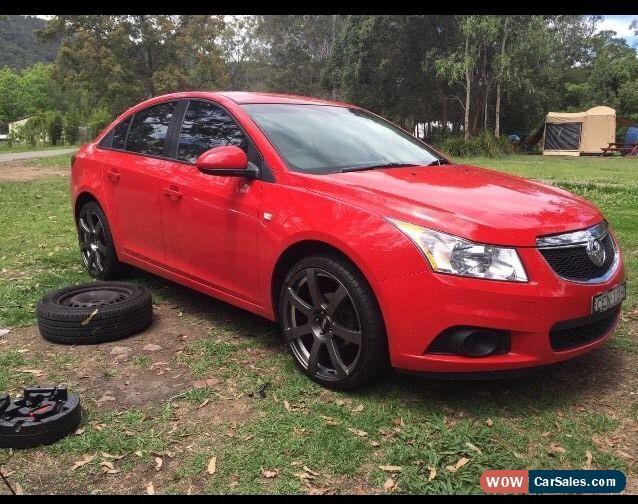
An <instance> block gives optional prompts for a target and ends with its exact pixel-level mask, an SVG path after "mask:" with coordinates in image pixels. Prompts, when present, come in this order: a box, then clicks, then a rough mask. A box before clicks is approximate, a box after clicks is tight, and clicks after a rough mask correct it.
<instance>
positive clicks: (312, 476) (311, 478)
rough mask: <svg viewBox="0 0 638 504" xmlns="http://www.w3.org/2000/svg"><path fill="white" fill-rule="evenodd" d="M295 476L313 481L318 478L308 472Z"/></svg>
mask: <svg viewBox="0 0 638 504" xmlns="http://www.w3.org/2000/svg"><path fill="white" fill-rule="evenodd" d="M294 475H295V476H296V477H297V478H299V479H301V480H313V479H315V478H316V476H315V475H314V474H311V473H309V472H307V471H304V472H298V473H295V474H294Z"/></svg>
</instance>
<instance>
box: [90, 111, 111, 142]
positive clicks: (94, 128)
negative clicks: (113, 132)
mask: <svg viewBox="0 0 638 504" xmlns="http://www.w3.org/2000/svg"><path fill="white" fill-rule="evenodd" d="M112 119H113V118H112V117H111V114H109V112H108V111H107V110H106V109H105V108H98V109H96V110H95V111H94V112H93V114H91V118H90V119H89V125H88V126H89V135H90V136H91V138H94V137H95V136H97V134H98V133H100V131H102V130H103V129H104V128H106V127H107V126H108V125H109V123H110V122H111V120H112Z"/></svg>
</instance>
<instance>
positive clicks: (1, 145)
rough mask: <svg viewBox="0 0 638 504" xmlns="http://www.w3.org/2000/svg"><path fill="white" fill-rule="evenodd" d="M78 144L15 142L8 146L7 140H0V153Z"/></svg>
mask: <svg viewBox="0 0 638 504" xmlns="http://www.w3.org/2000/svg"><path fill="white" fill-rule="evenodd" d="M78 146H79V145H68V144H65V145H35V146H34V145H29V144H15V145H12V146H11V147H9V144H8V143H7V142H0V154H9V153H12V152H31V151H41V150H55V149H69V148H71V147H78Z"/></svg>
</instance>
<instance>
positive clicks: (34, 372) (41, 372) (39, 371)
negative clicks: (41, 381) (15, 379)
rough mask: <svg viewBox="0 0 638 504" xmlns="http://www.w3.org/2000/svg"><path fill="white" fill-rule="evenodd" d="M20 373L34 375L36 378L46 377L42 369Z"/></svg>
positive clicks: (26, 370)
mask: <svg viewBox="0 0 638 504" xmlns="http://www.w3.org/2000/svg"><path fill="white" fill-rule="evenodd" d="M18 371H20V372H21V373H28V374H32V375H33V376H35V377H36V378H40V377H42V376H44V371H42V370H41V369H18Z"/></svg>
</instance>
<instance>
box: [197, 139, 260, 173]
mask: <svg viewBox="0 0 638 504" xmlns="http://www.w3.org/2000/svg"><path fill="white" fill-rule="evenodd" d="M195 166H197V168H198V170H199V171H201V172H202V173H205V174H207V175H225V176H227V177H246V178H257V176H258V175H259V169H258V168H257V167H256V166H255V165H253V164H252V163H249V162H248V158H247V157H246V153H245V152H244V151H243V150H241V149H240V148H239V147H236V146H234V145H226V146H224V147H215V148H214V149H210V150H207V151H206V152H204V153H203V154H202V155H201V156H199V157H198V158H197V161H195Z"/></svg>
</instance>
